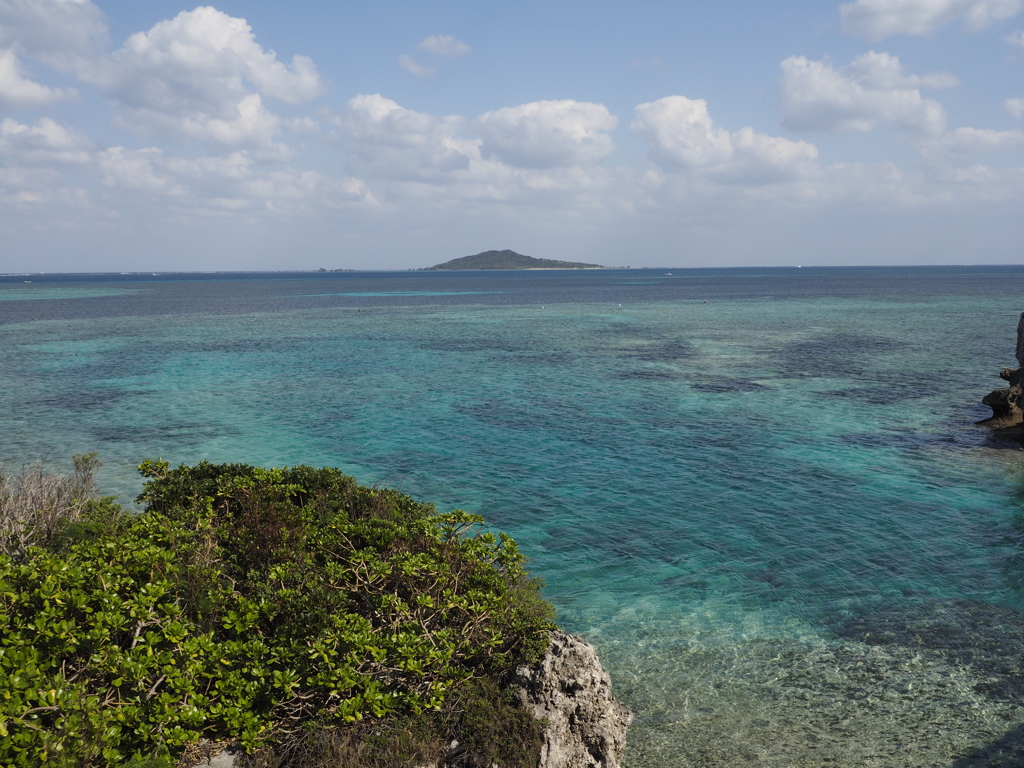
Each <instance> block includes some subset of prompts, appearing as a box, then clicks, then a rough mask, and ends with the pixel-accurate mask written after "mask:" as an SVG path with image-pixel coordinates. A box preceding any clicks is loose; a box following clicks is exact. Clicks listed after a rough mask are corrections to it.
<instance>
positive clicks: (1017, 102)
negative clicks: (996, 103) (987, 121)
mask: <svg viewBox="0 0 1024 768" xmlns="http://www.w3.org/2000/svg"><path fill="white" fill-rule="evenodd" d="M1003 106H1005V107H1006V111H1007V112H1009V113H1010V114H1011V115H1013V116H1014V117H1016V118H1017V119H1018V120H1019V119H1020V118H1022V117H1024V99H1007V100H1006V101H1004V102H1003Z"/></svg>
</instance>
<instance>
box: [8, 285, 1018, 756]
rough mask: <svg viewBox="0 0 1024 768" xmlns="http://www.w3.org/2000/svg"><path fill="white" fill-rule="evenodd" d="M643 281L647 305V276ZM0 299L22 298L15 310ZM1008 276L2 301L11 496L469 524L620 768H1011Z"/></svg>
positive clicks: (1013, 623) (101, 289)
mask: <svg viewBox="0 0 1024 768" xmlns="http://www.w3.org/2000/svg"><path fill="white" fill-rule="evenodd" d="M668 272H671V274H666V273H668ZM26 280H31V282H25V281H26ZM1022 296H1024V268H1011V267H1002V268H994V267H992V268H912V269H911V268H906V269H895V268H893V269H875V268H872V269H775V270H771V269H750V270H685V269H684V270H643V271H638V270H629V271H626V270H601V271H586V272H526V273H521V272H520V273H514V272H513V273H509V272H501V273H482V272H463V273H437V272H426V273H341V274H338V273H328V274H308V273H306V274H251V275H237V274H236V275H144V276H143V275H119V276H111V275H63V276H22V275H19V276H11V277H6V278H4V277H0V434H2V438H0V439H2V441H3V452H2V458H3V459H4V460H5V461H6V463H7V465H8V467H12V466H16V465H17V464H18V463H19V462H21V461H24V460H29V459H34V458H38V457H40V456H46V457H48V458H49V459H50V460H52V461H53V462H54V463H58V462H61V461H64V460H65V459H66V458H67V457H69V456H70V455H72V454H74V453H82V452H86V451H99V453H100V455H101V458H102V460H103V461H104V468H103V470H102V473H101V476H100V480H101V483H102V485H103V488H104V490H105V491H106V492H108V493H116V494H118V495H119V496H120V497H121V498H122V500H124V501H126V502H130V501H131V499H132V498H133V497H134V495H135V494H136V493H138V490H139V488H140V480H139V478H138V477H137V475H136V474H135V469H134V468H135V466H136V465H137V464H138V463H139V462H140V461H141V460H142V459H144V458H150V457H163V458H164V459H167V460H170V461H171V462H175V463H177V462H186V463H193V462H196V461H198V460H200V459H210V460H212V461H217V462H221V461H244V462H249V463H253V464H262V465H285V464H297V463H306V464H314V465H333V466H338V467H341V468H343V469H344V470H345V471H347V472H349V473H351V474H353V475H355V476H356V477H357V478H358V479H359V480H360V481H361V482H364V483H378V482H384V483H387V484H389V485H392V486H395V487H399V488H401V489H402V490H404V491H406V492H408V493H411V494H413V495H415V496H417V497H419V498H423V499H427V500H431V501H433V502H435V503H436V504H437V506H438V507H439V508H441V509H450V508H453V507H460V508H463V509H468V510H472V511H477V512H480V513H483V514H484V515H486V516H487V518H488V521H489V522H490V523H491V524H492V525H493V526H494V527H496V528H500V529H502V530H505V531H508V532H509V533H511V534H512V535H513V536H514V537H515V538H516V539H517V540H518V541H519V542H520V544H521V546H522V548H523V550H524V551H525V552H526V554H528V555H529V557H530V558H531V560H532V569H533V571H534V572H535V573H536V574H538V575H540V576H542V577H543V578H544V580H545V581H546V583H547V587H546V590H545V591H546V594H547V596H548V597H549V598H550V599H551V600H552V601H553V602H554V603H555V604H556V605H557V607H558V609H559V615H560V620H561V622H562V623H563V625H564V626H566V627H567V628H568V629H570V630H571V631H575V632H578V633H581V634H583V635H584V636H585V637H587V638H588V639H589V640H590V641H592V642H593V643H594V644H595V645H596V646H597V648H598V650H599V652H600V654H601V657H602V660H603V662H604V663H605V665H606V667H607V668H608V669H609V671H610V672H611V674H612V678H613V681H614V685H615V689H616V692H617V694H618V695H619V696H620V698H622V699H623V700H624V701H625V703H626V704H627V705H628V706H629V707H630V708H631V709H633V710H634V712H635V713H636V721H635V723H634V725H633V727H632V729H631V731H630V736H629V748H628V751H627V765H628V766H630V768H641V767H644V768H647V767H650V768H654V767H656V766H657V767H659V768H660V767H662V766H695V767H696V766H702V767H703V766H730V767H733V766H735V767H740V766H780V767H781V766H820V765H834V766H879V767H880V768H881V767H885V768H889V767H890V766H903V765H905V766H932V765H934V766H957V768H960V767H961V766H970V765H978V766H996V765H1014V764H1018V763H1020V762H1021V761H1024V747H1021V746H1019V745H1020V744H1021V743H1022V739H1021V734H1022V733H1024V706H1022V703H1021V702H1022V700H1024V699H1022V695H1024V671H1022V659H1024V621H1022V616H1021V614H1020V613H1019V612H1018V609H1019V608H1021V603H1022V596H1021V592H1020V585H1021V582H1022V578H1024V565H1022V562H1024V559H1022V550H1021V540H1022V532H1024V516H1022V511H1021V510H1022V508H1021V503H1020V500H1019V498H1018V494H1019V493H1020V491H1021V488H1022V484H1024V477H1022V475H1021V473H1020V471H1019V467H1020V458H1021V453H1020V452H1019V450H1017V449H1016V448H1014V447H1013V446H1004V445H1000V444H998V443H994V442H992V441H991V440H990V438H989V436H988V433H987V431H986V430H985V429H984V428H983V427H978V426H975V425H974V421H976V420H977V419H979V418H982V417H984V416H985V415H986V414H987V409H985V408H983V407H981V406H980V405H978V402H979V399H980V397H981V396H982V395H984V394H985V393H986V392H988V391H989V390H990V389H993V388H995V387H997V386H998V385H999V384H1000V382H999V380H998V378H997V376H996V373H997V371H998V369H999V368H1000V367H1002V366H1004V365H1010V364H1012V363H1013V357H1012V353H1013V346H1014V333H1015V329H1016V324H1017V317H1018V315H1019V313H1020V311H1021V310H1022V309H1024V300H1022V298H1021V297H1022Z"/></svg>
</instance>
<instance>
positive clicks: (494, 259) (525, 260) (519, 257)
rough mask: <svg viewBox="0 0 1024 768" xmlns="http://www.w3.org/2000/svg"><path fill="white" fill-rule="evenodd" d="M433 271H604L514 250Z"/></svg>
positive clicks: (465, 258) (447, 264)
mask: <svg viewBox="0 0 1024 768" xmlns="http://www.w3.org/2000/svg"><path fill="white" fill-rule="evenodd" d="M427 269H428V270H432V269H604V267H602V266H601V265H600V264H584V263H583V262H580V261H558V260H556V259H535V258H534V257H533V256H524V255H523V254H521V253H516V252H515V251H512V250H508V249H506V250H504V251H484V252H483V253H478V254H476V255H474V256H462V257H460V258H458V259H452V260H451V261H446V262H445V263H444V264H436V265H434V266H433V267H427Z"/></svg>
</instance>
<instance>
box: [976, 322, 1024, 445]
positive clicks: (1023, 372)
mask: <svg viewBox="0 0 1024 768" xmlns="http://www.w3.org/2000/svg"><path fill="white" fill-rule="evenodd" d="M1016 357H1017V366H1018V367H1017V368H1003V370H1001V371H1000V372H999V378H1001V379H1003V380H1004V381H1006V382H1007V383H1008V384H1009V385H1010V386H1009V387H1005V388H1003V389H996V390H993V391H992V392H989V393H988V394H987V395H985V397H983V398H982V399H981V402H982V403H983V404H984V405H987V406H988V407H989V408H991V409H992V416H991V417H989V418H987V419H984V420H982V421H980V422H978V423H979V424H984V425H986V426H988V427H992V428H993V429H1007V428H1012V427H1021V426H1022V425H1024V408H1022V407H1021V406H1022V405H1024V400H1022V396H1024V312H1022V313H1021V315H1020V321H1019V322H1018V323H1017V354H1016Z"/></svg>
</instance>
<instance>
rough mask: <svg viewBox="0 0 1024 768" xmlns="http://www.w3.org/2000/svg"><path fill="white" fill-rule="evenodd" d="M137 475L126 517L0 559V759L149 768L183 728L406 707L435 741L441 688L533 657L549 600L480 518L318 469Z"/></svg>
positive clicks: (349, 716)
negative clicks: (142, 480)
mask: <svg viewBox="0 0 1024 768" xmlns="http://www.w3.org/2000/svg"><path fill="white" fill-rule="evenodd" d="M140 471H141V472H142V474H143V475H144V476H145V477H147V478H149V480H148V482H147V484H146V486H145V489H144V491H143V493H142V495H141V496H140V497H139V501H140V502H141V503H144V504H145V510H144V511H143V512H142V513H139V514H136V515H133V514H127V513H125V512H122V511H121V510H120V509H119V508H117V507H116V505H114V504H113V503H112V502H111V501H110V500H109V499H108V500H101V501H93V502H91V503H90V504H89V505H88V509H87V510H86V511H85V513H84V514H82V515H81V516H80V517H79V518H78V519H77V520H75V521H73V522H72V521H69V522H67V523H66V524H65V525H63V526H58V527H57V528H56V529H55V532H54V534H53V535H52V536H50V537H49V539H48V540H47V544H48V546H47V547H45V548H43V547H34V548H29V549H28V550H26V557H24V558H22V559H20V560H15V559H14V558H11V557H7V556H0V627H3V629H2V630H0V633H2V634H0V764H4V765H12V766H37V765H41V764H47V765H50V764H54V765H61V764H67V765H75V766H104V765H115V764H116V765H120V764H122V763H124V762H126V761H128V760H130V759H132V760H136V761H137V762H138V764H139V765H142V764H154V765H156V764H159V763H160V761H163V760H166V759H169V758H168V756H174V755H176V754H178V753H180V751H181V750H182V749H183V748H184V747H185V745H187V744H190V743H194V742H196V741H197V740H199V739H201V738H205V739H210V740H217V741H237V742H239V743H240V744H241V745H242V746H243V747H244V748H245V749H246V750H248V751H250V752H252V751H257V750H259V749H262V748H265V747H267V746H268V745H269V744H272V743H274V742H275V741H276V742H280V743H289V744H293V745H294V744H295V743H297V742H296V740H297V739H298V740H301V739H302V738H305V736H304V734H307V735H308V734H309V733H312V731H310V728H311V726H313V725H315V724H319V726H320V727H323V726H334V725H338V724H341V725H344V724H346V723H347V724H350V726H349V727H350V729H351V728H352V727H354V726H355V725H359V724H364V726H365V724H368V723H369V724H372V723H377V722H389V721H393V722H398V721H399V720H401V719H402V718H413V719H415V718H417V717H422V716H427V717H428V719H429V718H433V720H430V722H432V723H434V725H433V726H431V727H432V728H433V729H434V730H433V732H435V733H441V732H444V731H445V729H448V730H450V727H449V726H450V725H451V724H450V723H447V721H445V722H442V721H443V720H444V717H447V715H444V716H442V715H443V713H444V712H446V711H450V709H451V708H450V707H449V708H448V710H446V709H445V700H446V697H447V696H448V695H449V693H450V692H452V691H455V692H457V695H465V692H466V691H470V690H474V689H479V690H484V689H481V688H479V686H480V685H483V683H481V682H480V681H496V680H499V679H500V678H501V677H502V675H504V674H505V673H506V672H507V671H508V670H509V669H511V668H512V667H513V666H515V665H517V664H520V663H524V662H529V661H532V660H535V659H537V658H539V657H540V655H542V654H543V652H544V649H545V647H546V644H547V635H546V631H545V630H547V629H548V628H550V627H551V626H552V624H551V621H552V612H551V609H550V607H549V606H548V605H547V604H546V603H545V602H544V601H543V600H542V599H541V598H540V596H539V592H538V590H537V586H536V584H535V583H534V582H533V581H531V580H530V579H528V578H527V576H526V573H525V571H524V568H523V563H524V558H523V557H522V555H520V553H519V551H518V550H517V548H516V545H515V543H514V542H513V541H512V540H511V539H510V538H508V537H507V536H505V535H503V534H498V535H495V534H491V533H487V532H483V531H481V530H480V529H481V525H482V519H481V518H479V517H478V516H475V515H469V514H466V513H464V512H461V511H455V512H452V513H449V514H437V513H436V510H435V509H434V508H433V507H432V506H431V505H428V504H422V503H419V502H417V501H415V500H414V499H412V498H410V497H408V496H405V495H403V494H400V493H398V492H396V491H393V490H388V489H378V488H365V487H360V486H358V485H356V483H355V481H354V480H352V478H350V477H347V476H345V475H343V474H342V473H340V472H339V471H337V470H334V469H314V468H311V467H293V468H290V469H261V468H256V467H250V466H247V465H237V464H236V465H213V464H210V463H207V462H203V463H201V464H198V465H196V466H194V467H185V466H182V467H179V468H177V469H172V468H170V467H169V466H168V465H167V464H166V463H164V462H153V461H147V462H144V463H143V464H142V465H141V467H140ZM487 684H488V685H493V682H491V683H487ZM474 687H475V688H474ZM488 690H489V689H488ZM464 709H465V708H464ZM465 711H467V712H468V711H470V710H469V709H465ZM425 713H426V714H425ZM382 719H383V720H382ZM513 719H514V718H513ZM410 722H411V721H410ZM446 723H447V724H446ZM145 761H148V763H147V762H145Z"/></svg>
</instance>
